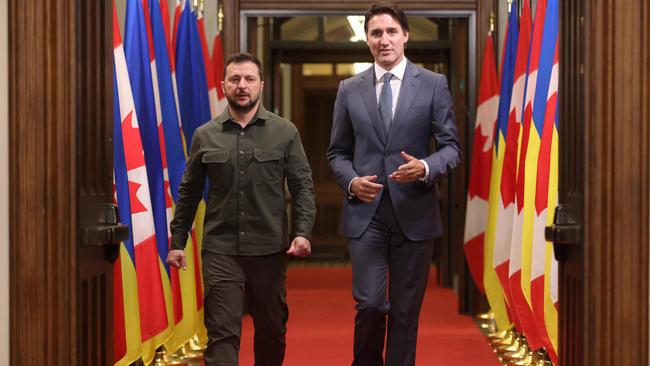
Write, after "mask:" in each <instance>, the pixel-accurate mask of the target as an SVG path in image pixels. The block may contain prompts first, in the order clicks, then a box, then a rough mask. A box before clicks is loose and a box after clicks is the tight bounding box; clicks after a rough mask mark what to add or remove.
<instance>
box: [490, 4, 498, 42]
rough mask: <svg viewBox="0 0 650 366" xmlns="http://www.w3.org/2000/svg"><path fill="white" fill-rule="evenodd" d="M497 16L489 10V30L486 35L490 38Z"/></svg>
mask: <svg viewBox="0 0 650 366" xmlns="http://www.w3.org/2000/svg"><path fill="white" fill-rule="evenodd" d="M496 19H497V16H496V14H494V10H490V28H489V29H488V35H489V36H491V35H492V33H494V28H495V24H496Z"/></svg>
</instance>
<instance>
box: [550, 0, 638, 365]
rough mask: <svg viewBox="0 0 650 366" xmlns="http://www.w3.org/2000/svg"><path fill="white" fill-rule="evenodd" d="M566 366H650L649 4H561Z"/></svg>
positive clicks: (559, 219) (559, 247) (560, 242)
mask: <svg viewBox="0 0 650 366" xmlns="http://www.w3.org/2000/svg"><path fill="white" fill-rule="evenodd" d="M560 20H561V22H560V26H561V28H560V37H561V48H560V51H561V54H560V57H561V59H560V89H559V94H560V96H559V97H560V108H561V109H560V202H559V203H560V205H561V208H562V210H560V211H559V214H558V215H557V216H556V224H555V230H547V234H549V235H548V236H549V237H553V238H554V239H555V249H556V252H557V256H558V259H559V260H560V298H559V308H560V319H559V321H560V350H559V352H560V364H561V365H562V366H579V365H580V366H581V365H590V366H601V365H602V366H605V365H647V364H648V305H649V302H648V275H649V274H648V264H649V263H648V262H649V259H648V254H649V250H648V246H649V243H650V236H649V233H648V230H649V227H648V222H649V220H650V214H649V211H650V208H649V202H650V194H649V193H650V192H649V191H650V184H649V183H650V179H649V178H650V172H649V171H650V169H649V164H648V161H650V154H649V147H650V132H649V131H650V127H649V126H648V120H650V112H649V107H648V100H650V47H648V44H650V43H649V42H650V6H649V4H648V1H642V2H638V1H632V0H616V1H615V0H606V1H601V2H599V3H598V4H597V5H595V4H594V5H592V6H588V5H586V4H584V3H583V2H582V1H578V0H571V1H562V2H560Z"/></svg>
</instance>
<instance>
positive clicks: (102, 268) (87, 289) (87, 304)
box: [74, 0, 128, 365]
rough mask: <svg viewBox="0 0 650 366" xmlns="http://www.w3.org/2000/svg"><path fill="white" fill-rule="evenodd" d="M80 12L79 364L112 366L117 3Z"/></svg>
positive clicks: (86, 6)
mask: <svg viewBox="0 0 650 366" xmlns="http://www.w3.org/2000/svg"><path fill="white" fill-rule="evenodd" d="M75 9H76V13H75V24H76V32H75V40H74V42H75V44H76V57H75V60H76V64H75V70H76V73H77V75H78V78H77V80H76V83H75V91H76V93H75V94H76V97H75V99H74V105H75V112H76V113H75V131H76V136H75V139H76V146H77V148H76V154H77V158H76V164H77V174H76V182H77V190H76V191H77V192H76V193H77V212H78V216H77V225H78V232H79V234H80V235H79V239H78V241H77V242H78V252H77V261H78V268H79V272H78V279H77V299H76V300H77V306H78V310H77V319H78V324H77V330H78V333H77V339H78V361H79V364H85V365H109V364H112V362H111V360H112V355H113V264H112V262H113V261H114V260H115V259H116V258H117V255H118V248H119V247H118V246H117V244H119V240H118V238H117V237H116V235H117V236H119V235H120V234H124V233H125V231H124V230H125V229H126V228H125V227H119V226H118V225H117V223H118V220H119V218H118V217H117V210H116V207H115V206H114V205H113V204H112V203H113V179H112V173H113V144H112V142H111V141H112V131H113V119H112V118H113V103H112V100H113V99H112V98H113V88H112V86H113V85H112V84H113V72H112V71H113V62H112V60H113V43H112V41H113V40H112V35H113V33H112V28H113V27H112V24H113V23H112V20H113V18H112V14H113V13H112V2H111V1H99V0H96V1H88V0H75ZM98 70H103V72H98ZM127 233H128V232H127Z"/></svg>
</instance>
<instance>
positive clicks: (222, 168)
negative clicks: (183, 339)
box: [167, 53, 316, 366]
mask: <svg viewBox="0 0 650 366" xmlns="http://www.w3.org/2000/svg"><path fill="white" fill-rule="evenodd" d="M222 87H223V90H224V92H225V94H226V98H227V100H228V108H227V109H226V110H225V111H224V113H222V114H221V115H220V116H219V117H217V118H216V119H215V120H213V121H210V122H208V123H206V124H205V125H203V126H201V127H199V128H197V129H196V132H195V133H194V136H193V138H192V145H191V148H190V156H189V160H188V162H187V167H186V169H185V174H184V175H183V180H182V182H181V185H180V187H179V190H178V197H179V198H178V200H177V202H176V211H175V213H174V219H173V220H172V222H171V225H170V229H171V233H172V250H170V252H169V255H168V256H167V263H169V264H170V265H172V266H174V267H176V268H181V267H182V268H185V266H186V264H185V253H184V251H183V248H184V247H185V243H186V241H187V237H188V231H189V230H190V229H191V227H192V222H193V221H194V216H195V214H196V208H197V205H198V203H199V201H200V200H201V198H202V194H203V188H204V184H205V178H206V176H207V177H208V181H209V190H208V198H207V200H208V201H207V205H206V213H205V221H204V231H203V234H204V237H203V250H202V261H203V282H204V288H205V297H204V301H205V310H204V311H205V313H204V315H205V325H206V328H207V329H208V338H209V340H208V347H207V349H206V351H205V355H204V356H205V364H206V366H210V365H215V366H216V365H219V366H222V365H238V354H239V339H240V334H241V318H242V313H243V304H244V297H246V308H247V310H248V311H249V312H250V314H251V316H252V317H253V321H254V324H255V345H254V350H255V365H260V366H262V365H264V366H267V365H268V366H275V365H281V364H282V361H283V359H284V351H285V344H286V341H285V334H286V322H287V318H288V309H287V305H286V301H285V299H286V290H285V278H286V271H287V254H288V255H294V256H297V257H304V256H307V255H309V254H310V253H311V244H310V238H311V230H312V227H313V225H314V219H315V216H316V207H315V204H314V188H313V181H312V177H311V168H310V167H309V163H308V161H307V157H306V156H305V152H304V149H303V147H302V143H301V141H300V135H299V134H298V130H297V129H296V127H295V126H294V125H293V124H292V123H291V122H289V121H287V120H285V119H283V118H281V117H280V116H278V115H276V114H273V113H271V112H269V111H267V110H266V109H265V108H264V107H263V106H262V105H261V104H260V102H259V98H260V94H261V92H262V89H263V87H264V81H262V67H261V63H260V61H259V60H258V59H257V58H256V57H255V56H253V55H250V54H246V53H239V54H234V55H232V56H230V58H229V59H228V60H227V61H226V68H225V80H224V81H223V82H222ZM285 180H286V183H287V187H288V189H289V192H290V193H291V199H292V203H293V210H292V219H293V226H292V232H291V233H288V232H287V231H288V230H287V213H286V210H285V189H284V187H285ZM289 237H290V238H291V242H290V244H289V240H288V239H289Z"/></svg>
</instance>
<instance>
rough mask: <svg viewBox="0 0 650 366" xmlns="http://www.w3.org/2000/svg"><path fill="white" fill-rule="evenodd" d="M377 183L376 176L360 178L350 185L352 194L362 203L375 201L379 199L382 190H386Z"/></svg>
mask: <svg viewBox="0 0 650 366" xmlns="http://www.w3.org/2000/svg"><path fill="white" fill-rule="evenodd" d="M376 182H377V176H376V175H367V176H365V177H358V178H356V179H353V180H352V183H351V184H350V192H351V193H352V194H354V195H355V196H356V197H357V198H358V199H360V200H361V201H363V202H365V203H370V202H372V201H373V200H374V199H375V197H377V195H378V194H379V192H381V189H382V188H384V186H382V185H381V184H379V183H376Z"/></svg>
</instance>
